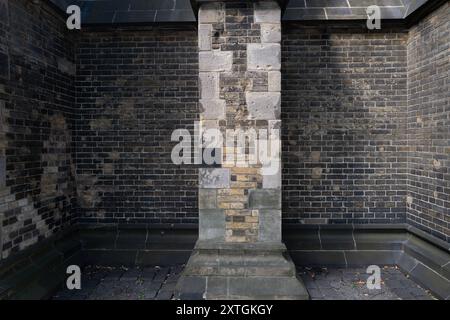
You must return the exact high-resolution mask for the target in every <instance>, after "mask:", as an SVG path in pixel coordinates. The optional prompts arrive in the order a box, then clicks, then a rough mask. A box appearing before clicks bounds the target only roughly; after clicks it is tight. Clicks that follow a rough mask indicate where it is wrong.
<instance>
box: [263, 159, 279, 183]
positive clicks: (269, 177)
mask: <svg viewBox="0 0 450 320" xmlns="http://www.w3.org/2000/svg"><path fill="white" fill-rule="evenodd" d="M263 188H264V189H281V161H278V163H277V170H276V173H275V174H264V175H263Z"/></svg>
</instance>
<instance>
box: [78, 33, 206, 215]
mask: <svg viewBox="0 0 450 320" xmlns="http://www.w3.org/2000/svg"><path fill="white" fill-rule="evenodd" d="M76 56H77V77H76V94H77V98H76V107H77V112H78V114H79V117H78V119H77V122H76V141H75V145H76V165H77V199H78V203H77V205H78V206H77V207H78V208H77V212H78V216H79V221H81V222H100V223H153V224H155V223H178V224H180V223H181V224H182V223H196V222H197V216H198V209H197V208H198V206H197V180H198V178H197V169H196V168H195V167H194V166H179V165H175V164H173V163H172V160H171V151H172V148H173V146H174V145H175V144H176V142H171V134H172V132H173V131H174V130H175V129H180V128H188V129H193V126H194V121H195V120H197V119H198V106H197V104H198V80H197V79H198V56H197V32H196V30H195V28H194V27H191V26H187V27H186V26H181V27H167V28H154V29H152V28H148V30H145V29H144V30H142V28H140V30H139V31H133V30H115V31H103V32H90V31H89V30H88V29H83V30H82V31H81V33H80V37H79V39H78V44H77V52H76Z"/></svg>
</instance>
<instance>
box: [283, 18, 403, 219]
mask: <svg viewBox="0 0 450 320" xmlns="http://www.w3.org/2000/svg"><path fill="white" fill-rule="evenodd" d="M407 36H408V34H407V31H406V30H401V29H395V28H394V29H390V28H389V27H387V26H386V25H384V26H383V29H382V30H381V32H369V31H367V29H365V27H360V28H358V27H355V26H353V27H351V26H348V27H347V26H344V25H336V26H328V27H327V26H323V25H322V26H307V25H302V24H297V25H296V24H289V25H283V41H282V73H281V74H282V75H281V76H282V108H281V111H282V116H281V118H282V123H283V135H282V139H283V140H282V141H283V152H282V155H283V184H282V186H283V218H284V221H285V222H294V223H297V222H303V223H309V222H311V223H317V222H319V223H391V222H392V223H393V222H405V198H406V179H407V176H406V174H407V171H406V156H407V147H406V140H407V137H406V104H407V97H406V96H407V92H406V82H407V80H406V77H407V68H406V63H407V61H406V58H407V57H406V41H407Z"/></svg>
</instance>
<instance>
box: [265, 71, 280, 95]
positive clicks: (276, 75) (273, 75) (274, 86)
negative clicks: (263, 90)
mask: <svg viewBox="0 0 450 320" xmlns="http://www.w3.org/2000/svg"><path fill="white" fill-rule="evenodd" d="M268 74H269V75H268V89H269V91H271V92H281V72H280V71H269V72H268Z"/></svg>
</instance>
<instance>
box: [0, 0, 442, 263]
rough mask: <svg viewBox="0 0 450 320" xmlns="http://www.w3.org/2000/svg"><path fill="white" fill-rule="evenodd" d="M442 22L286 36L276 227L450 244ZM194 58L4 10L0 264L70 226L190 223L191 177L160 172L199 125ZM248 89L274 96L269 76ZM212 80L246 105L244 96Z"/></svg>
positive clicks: (29, 11) (232, 84)
mask: <svg viewBox="0 0 450 320" xmlns="http://www.w3.org/2000/svg"><path fill="white" fill-rule="evenodd" d="M229 10H244V11H245V5H238V6H237V7H233V5H230V7H229ZM230 12H231V11H230ZM448 16H449V5H448V4H446V5H444V6H443V7H441V8H440V9H438V10H437V11H435V12H434V13H432V14H431V15H429V16H428V17H426V18H425V19H424V20H423V21H422V22H420V23H419V24H417V25H415V26H413V27H412V28H411V29H410V30H409V34H408V30H407V29H403V28H400V27H387V26H386V25H384V26H383V29H382V30H381V31H380V32H368V31H367V30H365V28H364V27H363V26H361V27H357V26H355V24H352V25H345V24H343V23H340V24H334V25H333V24H328V25H326V26H325V25H320V24H316V25H311V24H309V25H308V24H300V23H299V24H295V23H289V24H287V23H286V24H283V25H282V29H283V31H282V45H281V52H282V64H281V69H282V70H281V71H282V72H281V75H282V92H281V95H282V108H281V119H282V123H283V127H282V141H283V146H282V147H283V148H282V149H283V150H282V157H283V159H282V160H283V175H282V206H283V218H284V222H285V223H319V224H323V223H396V222H408V223H411V224H413V225H414V226H417V227H419V228H422V229H424V230H425V231H427V232H430V233H432V234H434V235H435V236H438V237H439V238H441V239H444V240H446V241H449V234H450V232H449V225H448V223H449V217H450V215H449V214H448V212H449V206H450V202H449V200H448V195H449V194H450V192H449V180H450V177H449V173H448V167H449V158H448V157H449V139H450V138H449V116H448V114H449V105H448V91H449V90H448V80H447V79H448V73H449V71H448V64H449V61H448V52H449V47H448V45H449V44H448V40H447V39H448V28H449V26H448V24H449V22H448ZM232 20H233V19H232V18H231V17H230V18H229V19H228V21H227V22H228V23H229V24H230V26H228V27H229V28H232V25H233V24H236V26H238V25H239V24H245V21H243V20H242V21H232ZM215 27H220V26H215ZM239 28H241V26H240V27H239ZM230 30H231V29H230ZM249 30H251V28H250V27H249ZM255 30H256V31H254V32H255V34H257V35H256V36H255V39H256V38H257V40H258V41H259V40H260V34H259V32H260V30H259V29H258V28H256V29H255ZM216 31H218V34H219V35H220V34H221V33H220V30H216ZM238 31H239V30H238V29H236V31H235V32H238ZM266 31H267V30H266ZM252 32H253V31H252ZM268 35H270V32H269V33H268V34H267V33H266V34H265V36H268ZM231 38H232V37H231V36H229V35H228V34H225V33H222V35H221V36H220V37H218V38H217V39H216V40H217V41H228V40H230V39H231ZM255 41H256V40H255ZM197 45H198V43H197V30H196V29H195V27H194V26H187V25H184V26H170V27H169V26H164V27H148V28H145V27H139V28H136V29H133V28H126V29H114V30H112V29H109V30H104V31H99V30H98V29H97V30H90V29H84V30H83V31H82V32H69V31H68V30H67V29H66V27H65V21H64V20H63V18H61V16H60V14H59V13H56V12H54V11H53V10H52V9H51V8H50V7H48V6H47V5H45V4H43V2H41V4H40V5H36V4H33V3H32V2H30V1H25V0H17V1H6V0H0V249H1V250H0V258H1V259H4V258H6V257H8V256H10V255H11V253H14V252H16V251H19V250H21V249H23V248H25V247H28V246H29V245H31V244H33V243H35V242H37V241H39V240H41V239H43V238H45V237H48V236H50V235H52V234H54V233H55V232H57V231H59V230H61V228H63V227H64V226H66V225H69V224H71V223H72V222H74V218H75V217H77V218H78V221H81V222H92V223H151V224H158V223H164V224H167V223H169V224H179V225H182V224H186V223H197V222H198V205H197V202H198V186H197V185H198V174H197V168H196V167H195V166H194V165H192V166H178V165H174V164H173V163H172V160H171V157H170V155H171V151H172V147H173V146H174V145H175V144H176V142H171V141H170V136H171V134H172V131H173V130H175V129H180V128H188V129H192V128H193V125H194V121H195V120H198V119H199V117H200V111H199V106H198V99H199V93H198V91H199V84H198V80H197V78H198V71H199V70H198V47H197ZM213 45H216V46H218V47H223V48H224V50H225V49H227V50H230V51H235V52H236V55H237V56H236V59H238V58H242V59H243V61H246V57H245V56H242V57H239V52H240V50H239V44H237V45H231V44H230V43H221V42H217V43H215V42H213ZM218 47H217V48H218ZM215 48H216V47H215ZM217 48H216V49H217ZM236 61H237V60H236ZM244 65H245V63H244V62H243V63H242V66H244ZM236 66H237V67H238V70H237V72H238V74H239V72H242V70H240V69H239V64H236ZM75 69H76V74H75ZM242 74H244V73H242ZM243 79H244V80H245V79H247V80H248V79H250V80H252V81H250V82H252V84H251V85H252V86H254V88H253V89H252V90H253V91H258V90H260V91H270V88H269V78H268V75H267V79H266V78H265V76H264V75H263V76H261V77H258V75H257V74H256V73H255V74H254V75H252V76H249V77H247V78H245V77H243ZM222 81H223V85H224V90H222V92H221V93H220V94H221V99H225V100H226V99H228V101H229V102H230V101H231V100H232V99H234V98H235V97H236V99H237V100H236V101H240V102H242V103H240V105H244V106H245V104H246V102H247V100H246V97H245V94H244V93H243V92H244V90H243V89H242V88H244V87H246V86H247V85H249V84H248V83H244V82H245V81H244V82H241V81H238V80H237V77H235V78H228V79H227V78H226V77H224V78H223V79H222ZM258 86H259V87H258ZM407 89H408V91H407ZM234 90H237V91H235V92H234ZM228 106H229V107H230V108H231V107H233V106H232V104H230V103H228ZM228 106H227V108H228ZM236 108H239V106H237V105H236ZM202 110H203V109H202ZM203 111H205V110H203ZM230 114H231V113H230ZM227 117H228V118H230V116H227ZM238 176H239V175H235V176H234V177H233V179H236V180H237V179H238ZM246 176H247V178H248V179H253V178H254V177H252V176H251V175H246V174H243V175H242V177H239V179H246ZM230 179H231V176H230ZM258 179H259V180H261V179H260V178H258V177H256V180H257V181H256V182H255V181H253V180H252V181H241V182H242V183H244V182H245V183H246V182H248V183H250V184H251V183H256V187H258V188H259V186H260V184H261V183H263V181H258ZM232 182H234V181H232ZM234 183H236V184H237V182H234ZM245 196H247V195H245ZM245 201H247V198H245ZM243 209H245V208H243ZM239 219H242V218H237V219H236V221H234V220H233V218H229V219H228V220H229V221H228V224H229V226H230V230H232V229H233V228H232V226H233V223H234V222H236V223H237V224H239V223H240V222H239ZM244 219H245V218H244ZM236 230H237V229H236ZM232 234H233V231H231V235H232ZM236 234H239V231H237V233H236Z"/></svg>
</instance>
